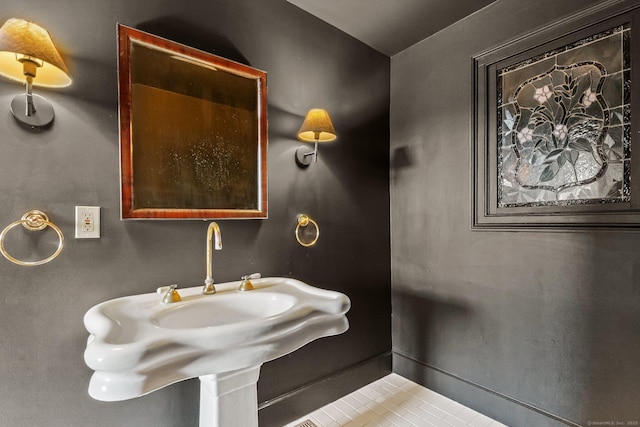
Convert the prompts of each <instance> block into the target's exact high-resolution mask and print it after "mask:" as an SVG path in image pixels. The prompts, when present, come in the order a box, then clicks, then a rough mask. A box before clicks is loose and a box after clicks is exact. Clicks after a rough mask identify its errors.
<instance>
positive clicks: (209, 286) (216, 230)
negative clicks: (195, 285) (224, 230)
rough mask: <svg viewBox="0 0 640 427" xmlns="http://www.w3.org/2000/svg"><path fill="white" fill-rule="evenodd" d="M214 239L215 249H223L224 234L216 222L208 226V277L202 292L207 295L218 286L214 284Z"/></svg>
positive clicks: (214, 291)
mask: <svg viewBox="0 0 640 427" xmlns="http://www.w3.org/2000/svg"><path fill="white" fill-rule="evenodd" d="M213 241H215V249H216V250H217V251H219V250H221V249H222V236H221V235H220V227H218V224H216V223H215V222H211V224H209V227H208V228H207V277H206V278H205V279H204V287H203V288H202V293H203V294H205V295H211V294H215V293H216V288H215V286H213V273H212V272H211V270H212V264H213V248H212V247H213V246H214V245H213Z"/></svg>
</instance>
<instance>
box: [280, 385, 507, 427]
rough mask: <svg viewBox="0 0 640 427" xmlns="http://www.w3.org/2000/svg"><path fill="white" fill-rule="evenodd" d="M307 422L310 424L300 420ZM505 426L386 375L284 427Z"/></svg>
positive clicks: (449, 400) (446, 399)
mask: <svg viewBox="0 0 640 427" xmlns="http://www.w3.org/2000/svg"><path fill="white" fill-rule="evenodd" d="M307 420H308V421H311V422H313V424H310V423H304V422H305V421H307ZM297 426H300V427H302V426H304V427H314V426H316V427H365V426H366V427H506V426H505V425H504V424H501V423H499V422H497V421H494V420H492V419H491V418H489V417H486V416H484V415H482V414H480V413H478V412H475V411H473V410H471V409H469V408H467V407H466V406H463V405H461V404H459V403H458V402H455V401H453V400H451V399H448V398H446V397H444V396H442V395H440V394H438V393H436V392H434V391H431V390H429V389H427V388H424V387H422V386H420V385H418V384H416V383H414V382H412V381H409V380H408V379H406V378H404V377H401V376H400V375H397V374H390V375H387V376H386V377H384V378H381V379H379V380H378V381H375V382H373V383H371V384H369V385H367V386H365V387H363V388H361V389H360V390H356V391H355V392H353V393H351V394H349V395H347V396H345V397H343V398H342V399H339V400H336V401H335V402H333V403H330V404H328V405H326V406H324V407H322V408H320V409H318V410H317V411H315V412H312V413H311V414H309V415H306V416H304V417H302V418H300V419H298V420H296V421H294V422H292V423H290V424H287V425H286V426H285V427H297Z"/></svg>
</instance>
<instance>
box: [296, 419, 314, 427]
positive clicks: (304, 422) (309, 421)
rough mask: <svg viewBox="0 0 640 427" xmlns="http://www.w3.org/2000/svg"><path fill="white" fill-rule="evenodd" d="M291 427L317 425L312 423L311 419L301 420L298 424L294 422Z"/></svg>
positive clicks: (311, 426)
mask: <svg viewBox="0 0 640 427" xmlns="http://www.w3.org/2000/svg"><path fill="white" fill-rule="evenodd" d="M293 427H318V426H317V425H315V424H314V423H313V421H311V420H304V421H303V422H301V423H300V424H296V425H295V426H293Z"/></svg>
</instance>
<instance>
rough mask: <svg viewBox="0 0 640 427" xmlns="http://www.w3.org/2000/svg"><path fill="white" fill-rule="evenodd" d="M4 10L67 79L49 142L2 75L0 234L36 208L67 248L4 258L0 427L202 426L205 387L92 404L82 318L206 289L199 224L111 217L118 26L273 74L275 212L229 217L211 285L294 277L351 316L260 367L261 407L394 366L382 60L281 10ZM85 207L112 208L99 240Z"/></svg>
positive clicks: (39, 4)
mask: <svg viewBox="0 0 640 427" xmlns="http://www.w3.org/2000/svg"><path fill="white" fill-rule="evenodd" d="M0 14H1V16H0V20H1V21H2V22H4V21H5V20H6V19H8V18H11V17H14V16H15V17H19V18H25V19H29V20H33V21H34V22H37V23H39V24H41V25H42V26H44V27H45V28H47V29H48V30H49V31H50V32H51V34H52V35H53V37H54V39H55V40H56V42H57V43H58V45H59V46H60V49H61V50H62V51H63V54H64V55H65V57H66V59H67V64H68V66H69V68H70V70H71V73H72V77H73V78H74V84H73V85H72V86H71V87H69V88H66V89H63V90H58V91H46V90H39V91H38V90H37V89H36V91H37V93H40V94H42V95H44V96H46V97H47V98H48V99H49V100H50V101H51V102H52V103H53V105H54V107H55V110H56V114H57V116H56V121H55V123H54V125H53V127H52V128H51V129H49V130H46V131H43V132H39V133H34V132H30V131H27V130H25V129H23V128H21V127H19V126H18V125H17V124H16V123H15V121H14V119H13V118H12V116H11V115H10V113H9V103H10V99H11V98H12V96H13V95H14V94H17V93H20V92H21V91H22V88H21V86H20V85H18V84H14V83H12V82H9V81H8V80H5V79H0V106H1V108H0V200H1V201H2V203H1V204H0V206H1V208H0V225H1V226H2V227H4V226H5V225H7V224H9V223H11V222H13V221H15V220H16V219H18V218H20V216H21V215H22V214H23V213H24V212H26V211H27V210H29V209H33V208H39V209H41V210H44V211H45V212H46V213H48V214H49V216H50V218H51V220H52V221H53V222H55V223H56V224H58V225H59V226H60V227H61V228H62V230H63V232H64V233H65V235H66V238H67V244H66V247H65V249H64V251H63V252H62V254H61V255H60V256H59V257H58V258H57V259H56V260H54V261H52V262H51V263H49V264H46V265H43V266H39V267H31V268H27V267H20V266H16V265H14V264H11V263H9V262H8V261H6V260H5V259H4V258H0V289H1V291H0V292H1V297H0V327H1V331H2V333H1V334H0V361H1V363H0V425H7V426H86V425H92V426H116V425H117V426H151V425H153V426H189V425H197V417H198V393H199V383H198V381H197V380H192V381H187V382H184V383H180V384H176V385H173V386H170V387H167V388H165V389H163V390H161V391H158V392H155V393H152V394H150V395H148V396H145V397H142V398H138V399H134V400H131V401H125V402H119V403H103V402H97V401H94V400H92V399H91V398H90V397H89V396H88V394H87V385H88V380H89V376H90V374H91V371H90V370H89V369H88V368H87V367H86V366H85V365H84V362H83V351H84V347H85V343H86V339H87V333H86V331H85V330H84V327H83V323H82V318H83V315H84V313H85V311H86V310H87V309H89V308H90V307H91V306H93V305H94V304H97V303H99V302H102V301H105V300H107V299H111V298H115V297H120V296H124V295H130V294H137V293H145V292H153V291H154V290H155V288H156V287H157V286H160V285H165V284H168V283H174V282H175V283H178V284H179V285H180V286H182V287H186V286H197V285H200V284H201V283H202V281H203V279H204V274H205V232H206V227H207V223H205V222H202V221H156V222H154V221H137V222H122V221H120V219H119V172H118V110H117V83H116V82H117V80H116V57H117V54H116V23H117V22H120V23H123V24H125V25H129V26H132V27H136V28H140V29H143V30H146V31H149V32H153V33H155V34H157V35H160V36H163V37H166V38H169V39H172V40H175V41H178V42H182V43H185V44H188V45H190V46H193V47H197V48H200V49H203V50H206V51H209V52H212V53H216V54H219V55H221V56H225V57H227V58H231V59H235V60H239V61H241V62H246V63H248V64H249V65H251V66H254V67H256V68H259V69H262V70H265V71H266V72H267V74H268V103H269V109H268V114H269V156H268V159H269V219H268V220H237V221H234V220H225V221H219V224H220V228H221V230H222V237H223V241H224V248H223V250H222V251H221V252H216V253H215V256H214V277H215V280H216V281H217V282H223V281H228V280H236V279H238V278H239V277H240V276H241V275H243V274H247V273H252V272H261V273H262V274H263V275H265V276H269V275H275V276H292V277H296V278H299V279H301V280H303V281H306V282H308V283H310V284H312V285H315V286H319V287H324V288H330V289H335V290H338V291H341V292H344V293H346V294H347V295H349V297H351V299H352V305H353V308H352V309H351V311H350V313H349V314H348V318H349V320H350V324H351V327H350V329H349V331H348V332H347V333H345V334H344V335H342V336H339V337H334V338H325V339H321V340H319V341H316V342H314V343H312V344H310V345H308V346H307V347H305V348H303V349H301V350H299V351H296V352H295V353H293V354H291V355H289V356H286V357H284V358H282V359H280V360H277V361H274V362H272V363H268V364H266V365H265V366H264V367H263V369H262V372H261V379H260V382H259V384H258V389H259V400H260V402H262V403H263V406H265V409H264V411H268V409H269V408H274V407H276V406H277V405H273V406H269V403H271V402H274V399H276V400H275V402H278V404H282V402H279V400H278V398H283V397H287V396H288V395H286V394H287V393H290V392H292V391H294V390H298V389H300V388H303V391H302V392H300V391H299V392H298V393H297V394H296V393H294V396H293V397H292V398H291V399H294V398H295V397H298V398H299V401H301V402H312V403H313V404H314V405H319V404H321V403H324V402H326V401H327V399H330V398H333V397H337V396H334V395H335V394H336V393H338V394H339V393H342V392H346V391H350V390H351V389H354V388H357V387H359V386H361V385H362V384H363V383H366V382H368V381H369V380H371V379H372V378H374V377H375V378H377V376H380V375H382V373H384V372H388V371H389V369H390V366H389V363H388V360H389V359H388V353H389V351H390V349H391V342H390V337H391V332H390V254H389V223H390V221H389V191H388V190H389V184H388V171H389V169H388V159H389V154H388V153H389V62H390V61H389V58H388V57H386V56H384V55H381V54H380V53H378V52H376V51H374V50H373V49H371V48H369V47H367V46H365V45H364V44H362V43H360V42H357V41H356V40H354V39H352V38H351V37H348V36H346V35H345V34H344V33H341V32H339V31H338V30H336V29H335V28H333V27H331V26H329V25H327V24H325V23H323V22H321V21H319V20H317V19H315V18H313V17H311V16H310V15H308V14H306V13H304V12H302V11H301V10H300V9H298V8H297V7H295V6H292V5H290V4H289V3H287V2H286V1H284V0H260V1H252V0H206V1H205V0H195V1H189V2H179V1H173V0H172V1H168V0H140V1H122V0H104V1H92V2H86V1H81V0H61V1H58V2H56V3H55V4H52V3H51V2H49V1H45V0H20V1H18V0H9V1H8V2H4V3H3V6H2V10H1V11H0ZM316 106H319V107H324V108H326V109H327V110H328V111H329V112H330V114H331V115H332V119H333V121H334V125H335V128H336V130H337V132H338V140H337V141H336V142H335V143H331V144H327V145H323V146H322V147H321V148H320V157H319V161H318V163H317V164H314V165H312V166H311V167H310V168H309V169H307V170H301V169H299V168H298V167H297V166H296V165H295V162H294V151H295V149H296V147H298V145H299V143H298V142H297V141H296V139H295V133H296V131H297V129H298V127H299V126H300V124H301V123H302V119H303V117H304V114H305V113H306V111H307V110H308V109H309V108H311V107H316ZM76 205H96V206H101V207H102V238H101V239H100V240H75V239H74V238H73V218H74V206H76ZM300 212H304V213H307V214H309V215H310V216H312V217H313V218H314V219H315V220H316V221H317V222H318V223H319V225H320V227H321V232H322V234H321V237H320V240H319V242H318V244H317V246H315V247H313V248H309V249H305V248H303V247H302V246H300V245H298V244H297V242H296V241H295V239H294V235H293V231H294V228H295V224H296V223H295V221H296V215H297V214H298V213H300ZM13 232H16V233H20V230H13V231H12V233H13ZM34 240H35V241H33V242H29V244H28V245H27V247H26V248H27V249H26V250H23V248H21V247H16V246H15V245H14V246H12V247H10V248H8V249H10V250H12V251H14V252H15V253H16V254H22V255H24V256H29V251H30V249H31V248H33V247H38V248H39V254H40V255H42V254H45V255H46V254H47V253H48V252H47V251H50V250H51V246H50V244H51V243H52V242H53V241H54V238H53V236H52V235H51V234H50V233H49V234H47V233H44V232H43V233H41V234H38V237H37V238H35V239H34ZM36 255H37V254H36ZM385 355H386V356H387V357H386V360H387V362H385ZM369 362H370V363H369ZM352 368H355V369H354V370H353V371H354V372H356V374H355V375H350V374H349V373H350V372H351V369H352ZM336 374H342V375H338V376H335V375H336ZM332 379H335V381H333V382H332ZM307 386H311V387H310V388H309V390H310V394H309V393H307V394H305V393H304V388H305V387H307ZM334 386H335V387H334ZM291 399H284V400H283V402H285V403H286V401H288V400H291ZM307 406H309V405H307ZM307 406H305V404H304V403H300V404H297V405H289V407H287V409H286V410H280V411H275V410H271V413H272V414H275V415H272V416H269V417H261V425H277V424H278V423H283V421H288V420H291V419H294V418H296V417H297V416H301V415H302V413H303V411H307V410H309V409H315V406H314V407H311V408H309V407H307ZM262 412H263V410H261V413H262Z"/></svg>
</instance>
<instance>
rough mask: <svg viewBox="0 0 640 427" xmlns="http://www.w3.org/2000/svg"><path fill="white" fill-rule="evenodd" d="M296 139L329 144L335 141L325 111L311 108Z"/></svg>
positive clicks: (329, 119) (333, 132) (327, 114)
mask: <svg viewBox="0 0 640 427" xmlns="http://www.w3.org/2000/svg"><path fill="white" fill-rule="evenodd" d="M298 138H299V139H300V140H301V141H305V142H315V141H317V142H329V141H333V140H334V139H336V131H335V130H334V129H333V123H331V118H330V117H329V113H327V111H326V110H322V109H320V108H313V109H311V110H309V112H308V113H307V116H306V117H305V119H304V122H303V123H302V126H301V127H300V130H299V131H298Z"/></svg>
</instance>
